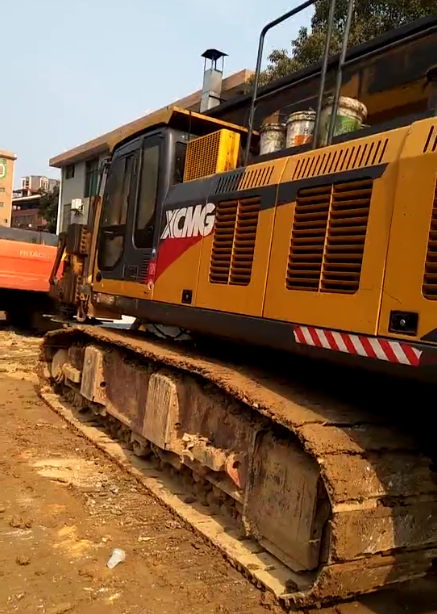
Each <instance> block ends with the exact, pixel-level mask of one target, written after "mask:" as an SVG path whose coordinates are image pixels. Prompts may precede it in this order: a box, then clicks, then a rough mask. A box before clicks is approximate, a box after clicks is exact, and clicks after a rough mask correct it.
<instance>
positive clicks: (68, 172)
mask: <svg viewBox="0 0 437 614" xmlns="http://www.w3.org/2000/svg"><path fill="white" fill-rule="evenodd" d="M73 177H74V164H69V165H68V166H67V167H66V168H65V179H73Z"/></svg>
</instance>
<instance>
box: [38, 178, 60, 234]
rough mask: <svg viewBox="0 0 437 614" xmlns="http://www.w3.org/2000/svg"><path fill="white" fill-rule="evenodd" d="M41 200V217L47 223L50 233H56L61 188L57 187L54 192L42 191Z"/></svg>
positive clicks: (39, 209) (39, 210)
mask: <svg viewBox="0 0 437 614" xmlns="http://www.w3.org/2000/svg"><path fill="white" fill-rule="evenodd" d="M39 193H40V194H41V200H40V201H39V208H38V212H39V215H40V216H41V217H42V218H44V219H45V220H46V222H47V226H46V229H47V231H48V232H53V233H54V232H56V222H57V219H58V201H59V187H58V186H55V187H54V189H53V192H45V191H44V190H40V191H39Z"/></svg>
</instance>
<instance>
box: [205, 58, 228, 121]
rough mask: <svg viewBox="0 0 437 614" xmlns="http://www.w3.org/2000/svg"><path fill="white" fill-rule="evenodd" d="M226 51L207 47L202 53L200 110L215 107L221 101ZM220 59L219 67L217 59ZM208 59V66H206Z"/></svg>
mask: <svg viewBox="0 0 437 614" xmlns="http://www.w3.org/2000/svg"><path fill="white" fill-rule="evenodd" d="M226 56H227V54H226V53H223V52H222V51H219V50H218V49H207V50H206V51H205V52H204V53H202V58H205V65H204V72H203V87H202V96H201V98H200V112H201V113H204V112H205V111H208V110H209V109H212V108H213V107H216V106H217V105H218V104H220V102H221V93H222V81H223V67H224V58H225V57H226ZM220 59H221V60H222V62H221V69H220V68H217V62H218V60H220ZM207 61H209V67H207Z"/></svg>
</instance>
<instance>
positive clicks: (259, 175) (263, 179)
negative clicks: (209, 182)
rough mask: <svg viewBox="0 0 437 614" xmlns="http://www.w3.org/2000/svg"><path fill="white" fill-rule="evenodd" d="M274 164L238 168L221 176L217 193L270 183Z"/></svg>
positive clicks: (247, 188)
mask: <svg viewBox="0 0 437 614" xmlns="http://www.w3.org/2000/svg"><path fill="white" fill-rule="evenodd" d="M274 168H275V167H274V165H273V164H271V165H268V166H266V165H259V166H254V167H252V168H250V167H249V168H248V169H245V170H244V169H243V170H242V169H238V170H236V171H234V172H233V173H227V174H226V175H222V176H221V177H219V179H218V181H217V185H216V188H215V191H214V193H215V194H230V193H231V192H241V191H243V190H250V189H252V188H261V187H263V186H266V185H270V182H271V180H272V176H273V170H274Z"/></svg>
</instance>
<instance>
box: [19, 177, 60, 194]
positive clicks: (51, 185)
mask: <svg viewBox="0 0 437 614" xmlns="http://www.w3.org/2000/svg"><path fill="white" fill-rule="evenodd" d="M59 185H60V181H59V179H52V178H51V177H45V176H44V175H26V176H25V177H22V178H21V187H20V188H19V189H18V190H14V193H17V192H20V193H21V196H32V194H37V193H38V192H39V191H40V190H43V191H44V192H53V190H54V189H55V187H56V186H57V187H59Z"/></svg>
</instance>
